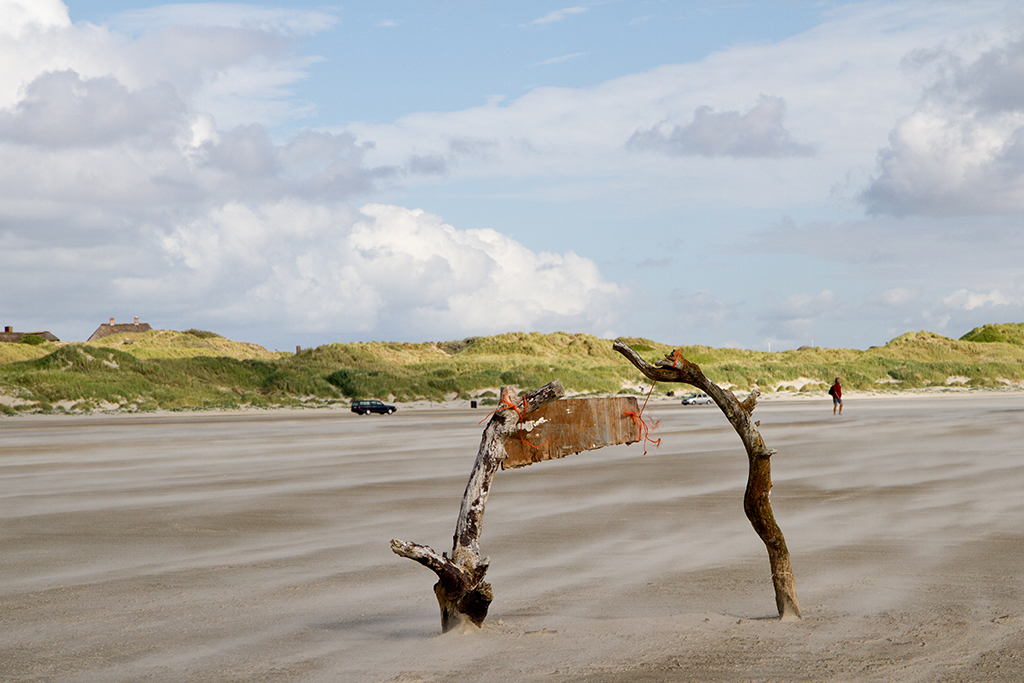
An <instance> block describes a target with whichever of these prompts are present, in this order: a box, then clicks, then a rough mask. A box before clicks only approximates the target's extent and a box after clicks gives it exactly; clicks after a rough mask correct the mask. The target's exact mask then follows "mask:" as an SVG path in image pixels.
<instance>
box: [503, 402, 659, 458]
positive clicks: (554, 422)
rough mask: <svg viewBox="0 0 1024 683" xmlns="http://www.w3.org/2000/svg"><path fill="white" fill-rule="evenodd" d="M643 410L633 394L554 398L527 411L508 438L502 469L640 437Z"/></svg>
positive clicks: (627, 441)
mask: <svg viewBox="0 0 1024 683" xmlns="http://www.w3.org/2000/svg"><path fill="white" fill-rule="evenodd" d="M631 414H632V415H639V414H640V407H639V406H638V405H637V402H636V398H635V397H633V396H614V397H612V398H567V399H562V400H559V401H552V402H551V403H548V404H545V405H543V406H541V407H540V408H538V409H537V410H534V411H531V412H529V413H527V414H526V417H525V419H524V420H523V421H522V422H521V423H520V425H519V427H520V431H519V433H518V434H512V435H511V436H509V437H508V440H507V441H506V442H505V453H506V454H507V455H506V457H505V460H504V461H503V462H502V463H501V469H503V470H508V469H515V468H517V467H526V466H527V465H532V464H533V463H535V462H541V461H543V460H555V459H557V458H564V457H565V456H567V455H572V454H573V453H581V452H582V451H592V450H594V449H596V448H603V447H604V446H614V445H615V444H620V443H627V444H628V443H636V442H637V441H639V440H640V436H641V435H640V422H639V419H634V418H633V417H632V416H631Z"/></svg>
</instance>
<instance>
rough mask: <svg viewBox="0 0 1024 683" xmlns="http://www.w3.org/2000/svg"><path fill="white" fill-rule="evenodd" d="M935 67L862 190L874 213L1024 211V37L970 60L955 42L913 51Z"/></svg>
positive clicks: (914, 65) (912, 61) (912, 65)
mask: <svg viewBox="0 0 1024 683" xmlns="http://www.w3.org/2000/svg"><path fill="white" fill-rule="evenodd" d="M905 65H906V67H907V68H908V69H919V70H920V69H928V70H930V71H931V72H933V73H934V76H933V79H932V81H931V83H930V84H929V86H928V87H927V88H926V89H925V90H924V93H923V95H922V97H921V100H920V102H919V103H918V105H917V107H916V108H915V110H914V111H913V112H912V113H910V114H909V115H908V116H906V117H905V118H903V119H902V120H901V121H900V122H899V123H898V124H897V125H896V127H895V129H894V130H893V131H892V133H891V134H890V135H889V146H888V147H887V148H885V149H883V150H881V151H880V152H879V158H878V172H877V175H876V177H875V178H874V180H873V181H872V182H871V183H870V185H869V186H868V187H867V189H866V190H864V192H863V194H862V195H861V200H862V201H863V203H864V204H865V205H866V206H867V208H868V210H869V211H870V212H872V213H876V214H879V213H887V214H893V215H910V214H918V215H931V216H941V215H972V214H999V213H1016V212H1020V211H1024V94H1022V93H1024V39H1021V38H1019V37H1018V38H1014V39H1010V40H1007V41H1005V42H1004V43H1002V44H1000V45H997V46H995V47H993V48H991V49H988V50H986V51H984V52H983V53H982V54H980V55H979V56H977V57H975V58H973V59H966V58H964V57H962V56H960V55H959V54H958V53H956V52H955V51H953V50H952V49H950V48H946V47H939V48H935V49H932V50H919V51H916V52H914V53H912V54H911V55H910V56H909V57H908V58H907V60H905Z"/></svg>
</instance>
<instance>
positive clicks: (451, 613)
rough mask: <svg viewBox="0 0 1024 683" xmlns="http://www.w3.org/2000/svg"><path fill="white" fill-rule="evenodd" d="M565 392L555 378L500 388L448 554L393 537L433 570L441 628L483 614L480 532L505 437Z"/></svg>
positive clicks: (402, 551)
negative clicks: (523, 390) (522, 391)
mask: <svg viewBox="0 0 1024 683" xmlns="http://www.w3.org/2000/svg"><path fill="white" fill-rule="evenodd" d="M563 395H565V390H564V389H563V388H562V384H561V383H560V382H558V381H557V380H556V381H554V382H552V383H551V384H547V385H545V386H543V387H541V388H540V389H536V390H534V391H531V392H530V393H528V394H526V395H525V396H524V397H523V398H521V399H517V398H516V395H515V391H514V390H513V389H512V387H502V388H501V396H500V397H499V399H498V400H499V401H500V404H501V405H504V406H507V407H505V408H502V409H500V410H497V411H495V412H494V414H493V415H492V416H491V419H490V422H488V423H487V426H486V427H485V428H484V434H483V438H482V439H481V441H480V450H479V451H478V452H477V456H476V464H474V465H473V472H472V474H470V477H469V483H468V484H467V485H466V492H465V494H464V495H463V497H462V509H461V510H460V511H459V521H458V523H457V525H456V527H455V538H454V543H453V546H452V555H451V557H448V555H447V554H445V553H442V554H440V555H438V554H437V552H436V551H435V550H434V549H433V548H430V547H428V546H425V545H419V544H418V543H409V542H407V541H400V540H398V539H397V538H396V539H394V540H392V541H391V550H392V551H393V552H394V553H395V554H396V555H401V556H402V557H408V558H409V559H410V560H415V561H416V562H419V563H420V564H422V565H423V566H424V567H426V568H427V569H430V570H431V571H433V572H434V573H435V574H437V583H435V584H434V594H435V595H436V596H437V603H438V605H440V607H441V630H442V631H444V632H448V631H450V630H452V629H453V628H455V627H456V626H458V625H459V624H461V623H462V622H463V620H468V621H469V622H471V623H473V624H475V625H477V626H480V625H481V624H483V622H484V618H486V617H487V609H488V608H489V607H490V604H491V600H492V599H493V598H494V595H493V593H492V592H491V585H490V584H489V583H486V582H485V581H484V580H483V579H484V574H486V573H487V567H488V565H489V564H490V559H489V558H486V557H484V558H481V557H480V531H481V528H482V526H483V520H484V507H485V506H486V505H487V496H488V495H489V494H490V491H491V480H493V479H494V475H495V473H496V472H497V471H498V468H499V467H500V466H501V464H502V462H503V461H504V460H505V441H506V440H507V439H508V438H509V436H511V435H512V434H514V433H517V432H518V431H519V423H520V421H521V418H522V417H523V416H525V415H526V414H527V413H528V412H529V411H531V410H533V409H534V408H537V407H540V406H541V405H544V404H546V403H550V402H551V401H554V400H557V399H559V398H561V397H562V396H563Z"/></svg>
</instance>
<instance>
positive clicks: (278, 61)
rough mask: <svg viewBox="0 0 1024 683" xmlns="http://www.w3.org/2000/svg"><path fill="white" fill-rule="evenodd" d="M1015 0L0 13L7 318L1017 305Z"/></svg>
mask: <svg viewBox="0 0 1024 683" xmlns="http://www.w3.org/2000/svg"><path fill="white" fill-rule="evenodd" d="M1022 219H1024V3H1021V2H1012V3H1007V2H1005V1H1003V2H986V1H985V0H977V1H972V2H970V3H964V2H953V1H924V0H905V1H892V2H882V1H869V2H840V1H838V0H836V1H830V0H822V1H815V2H811V1H803V0H776V1H768V2H745V1H742V0H693V1H683V0H679V1H673V0H631V1H625V0H600V1H593V2H590V1H584V0H569V2H545V1H541V0H523V1H521V2H515V3H512V2H497V1H488V0H387V1H383V0H378V1H375V2H369V1H365V2H338V3H333V4H330V3H329V0H328V4H325V3H324V2H320V1H312V2H307V1H305V0H290V1H289V2H288V3H284V2H269V1H263V0H259V1H256V2H248V3H214V2H195V3H189V4H184V3H171V4H167V3H158V2H149V1H146V0H124V1H121V0H119V1H116V2H115V1H113V0H68V1H67V2H66V3H65V2H61V1H60V0H0V319H2V322H0V324H3V325H5V326H6V325H10V326H12V327H14V329H15V330H16V331H36V330H49V331H51V332H53V333H54V334H56V335H57V336H58V337H60V338H61V339H62V340H65V341H76V340H85V339H86V338H87V337H88V336H89V335H90V334H91V333H92V331H93V330H95V329H96V328H97V327H98V326H99V324H100V323H103V322H107V320H108V319H109V318H111V317H114V318H115V319H116V320H117V321H118V322H129V321H131V320H132V318H133V317H134V316H138V317H139V318H140V319H141V320H142V321H143V322H147V323H149V324H150V325H152V326H153V327H154V328H158V329H176V330H184V329H190V328H197V329H204V330H210V331H214V332H217V333H219V334H222V335H224V336H226V337H229V338H232V339H238V340H243V341H249V342H253V343H257V344H260V345H263V346H266V347H267V348H270V349H280V350H290V349H292V348H293V347H294V346H296V345H301V346H302V347H309V346H315V345H319V344H324V343H331V342H352V341H371V340H387V341H414V342H415V341H445V340H454V339H462V338H464V337H468V336H476V335H488V334H497V333H502V332H513V331H540V332H554V331H566V332H586V333H591V334H595V335H598V336H601V337H604V338H614V337H617V336H630V337H647V338H650V339H653V340H655V341H658V342H662V343H665V344H675V345H683V344H705V345H709V346H717V347H723V346H734V347H740V348H748V349H757V350H764V351H767V350H771V351H781V350H784V349H788V348H796V347H799V346H803V345H815V346H829V347H845V348H861V349H863V348H867V347H869V346H874V345H881V344H884V343H886V342H887V341H889V340H890V339H892V338H894V337H896V336H898V335H900V334H902V333H904V332H907V331H912V330H930V331H933V332H937V333H940V334H943V335H946V336H950V337H954V338H955V337H959V336H961V335H963V334H964V333H966V332H968V331H969V330H971V329H972V328H974V327H976V326H979V325H982V324H985V323H1002V322H1020V321H1024V268H1022V263H1024V220H1022Z"/></svg>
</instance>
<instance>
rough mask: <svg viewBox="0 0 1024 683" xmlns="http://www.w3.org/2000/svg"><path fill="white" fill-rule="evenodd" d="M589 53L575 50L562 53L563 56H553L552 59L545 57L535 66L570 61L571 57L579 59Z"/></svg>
mask: <svg viewBox="0 0 1024 683" xmlns="http://www.w3.org/2000/svg"><path fill="white" fill-rule="evenodd" d="M587 54H589V53H588V52H573V53H572V54H569V55H562V56H561V57H552V58H551V59H545V60H544V61H542V62H537V63H536V64H534V66H547V65H548V64H561V63H562V62H568V61H569V60H571V59H577V58H579V57H583V56H586V55H587Z"/></svg>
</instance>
